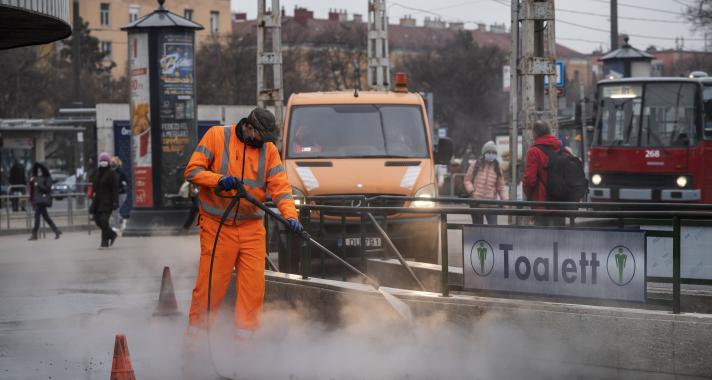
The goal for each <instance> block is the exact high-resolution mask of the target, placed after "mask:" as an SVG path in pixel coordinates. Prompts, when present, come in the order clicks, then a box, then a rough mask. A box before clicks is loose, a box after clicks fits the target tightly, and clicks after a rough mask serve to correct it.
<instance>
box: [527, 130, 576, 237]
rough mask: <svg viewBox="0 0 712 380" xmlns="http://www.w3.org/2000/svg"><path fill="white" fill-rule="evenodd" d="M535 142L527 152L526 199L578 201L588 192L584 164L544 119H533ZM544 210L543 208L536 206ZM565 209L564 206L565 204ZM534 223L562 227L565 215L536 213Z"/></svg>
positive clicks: (537, 200)
mask: <svg viewBox="0 0 712 380" xmlns="http://www.w3.org/2000/svg"><path fill="white" fill-rule="evenodd" d="M532 131H533V133H534V144H533V145H532V147H531V148H529V150H528V151H527V158H526V166H525V168H524V180H523V183H522V186H523V188H524V195H525V196H526V199H527V200H528V201H536V202H544V201H552V202H578V201H580V200H581V198H583V196H585V195H586V192H587V191H588V181H587V180H586V176H585V174H584V171H583V163H582V162H581V160H580V159H578V158H577V157H575V156H574V155H573V154H572V153H571V150H570V149H568V148H562V146H561V141H559V139H558V138H556V136H553V135H552V134H551V128H550V127H549V124H547V123H546V122H545V121H543V120H537V121H536V122H534V126H533V128H532ZM536 208H537V209H543V208H544V207H536ZM564 208H566V207H564ZM534 224H535V225H537V226H563V225H564V224H565V217H563V216H549V215H537V216H535V217H534Z"/></svg>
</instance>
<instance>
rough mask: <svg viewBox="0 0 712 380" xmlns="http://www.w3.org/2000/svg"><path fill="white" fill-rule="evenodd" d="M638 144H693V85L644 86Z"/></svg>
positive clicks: (694, 128)
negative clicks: (640, 132) (643, 101)
mask: <svg viewBox="0 0 712 380" xmlns="http://www.w3.org/2000/svg"><path fill="white" fill-rule="evenodd" d="M645 91H646V92H645V103H644V104H645V107H644V110H643V128H642V136H641V137H642V138H641V145H642V146H650V147H665V146H678V147H682V146H691V145H695V144H697V133H696V127H695V124H696V123H695V86H694V85H692V84H684V83H654V84H648V85H646V89H645Z"/></svg>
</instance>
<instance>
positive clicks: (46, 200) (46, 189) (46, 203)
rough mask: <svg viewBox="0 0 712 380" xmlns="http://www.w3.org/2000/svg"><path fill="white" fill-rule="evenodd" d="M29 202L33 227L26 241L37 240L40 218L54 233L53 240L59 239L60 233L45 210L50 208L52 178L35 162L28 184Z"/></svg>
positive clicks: (45, 168) (45, 169) (44, 168)
mask: <svg viewBox="0 0 712 380" xmlns="http://www.w3.org/2000/svg"><path fill="white" fill-rule="evenodd" d="M29 188H30V201H31V202H32V207H34V208H35V225H34V227H33V228H32V235H31V236H30V238H29V239H28V240H37V232H38V231H39V229H40V217H42V218H43V219H44V220H45V222H47V224H48V225H49V227H50V228H51V229H52V231H54V238H55V239H59V235H61V234H62V231H60V230H59V228H57V226H56V225H55V224H54V221H53V220H52V218H50V217H49V214H48V213H47V208H49V207H52V177H51V176H50V174H49V170H47V167H45V166H44V165H42V164H40V163H38V162H36V163H35V164H34V165H32V177H30V182H29Z"/></svg>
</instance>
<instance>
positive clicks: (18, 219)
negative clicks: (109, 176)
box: [0, 185, 92, 237]
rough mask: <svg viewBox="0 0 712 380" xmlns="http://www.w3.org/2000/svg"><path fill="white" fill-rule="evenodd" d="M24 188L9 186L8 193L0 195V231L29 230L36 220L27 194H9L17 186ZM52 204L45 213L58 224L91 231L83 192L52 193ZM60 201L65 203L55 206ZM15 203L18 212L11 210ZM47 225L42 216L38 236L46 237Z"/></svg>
mask: <svg viewBox="0 0 712 380" xmlns="http://www.w3.org/2000/svg"><path fill="white" fill-rule="evenodd" d="M20 188H22V189H25V186H17V185H16V186H10V187H9V188H8V192H9V193H10V194H8V195H1V196H0V203H1V204H2V210H0V232H3V231H17V232H30V231H31V230H32V228H33V226H34V222H35V212H34V208H33V206H32V204H31V202H30V199H29V194H28V193H27V192H26V193H25V194H12V192H13V191H16V190H18V189H20ZM52 199H53V205H52V207H50V208H48V209H47V211H48V214H49V216H50V217H51V218H52V220H53V221H54V222H55V224H56V225H57V227H59V228H60V229H61V228H62V227H73V226H86V227H87V231H89V233H91V225H92V221H91V217H90V215H89V209H88V208H89V202H88V199H87V195H86V194H85V193H79V192H74V193H63V194H52ZM60 201H64V203H65V204H64V205H61V206H59V207H58V204H59V202H60ZM15 204H16V205H17V211H15V210H13V209H14V206H15ZM46 230H47V227H46V222H45V221H44V219H41V224H40V236H42V237H43V236H45V233H46Z"/></svg>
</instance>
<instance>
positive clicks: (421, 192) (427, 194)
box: [410, 184, 435, 208]
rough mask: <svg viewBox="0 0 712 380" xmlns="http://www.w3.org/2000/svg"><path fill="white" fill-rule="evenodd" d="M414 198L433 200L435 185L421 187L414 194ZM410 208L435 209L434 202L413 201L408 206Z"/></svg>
mask: <svg viewBox="0 0 712 380" xmlns="http://www.w3.org/2000/svg"><path fill="white" fill-rule="evenodd" d="M415 196H416V197H417V198H433V197H434V196H435V185H433V184H430V185H427V186H423V187H421V188H420V189H418V191H416V192H415ZM410 207H418V208H431V207H435V202H433V201H413V203H411V204H410Z"/></svg>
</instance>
